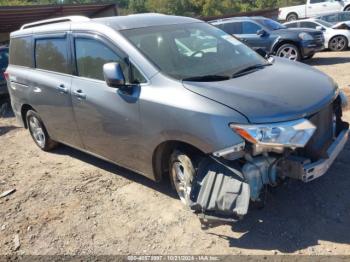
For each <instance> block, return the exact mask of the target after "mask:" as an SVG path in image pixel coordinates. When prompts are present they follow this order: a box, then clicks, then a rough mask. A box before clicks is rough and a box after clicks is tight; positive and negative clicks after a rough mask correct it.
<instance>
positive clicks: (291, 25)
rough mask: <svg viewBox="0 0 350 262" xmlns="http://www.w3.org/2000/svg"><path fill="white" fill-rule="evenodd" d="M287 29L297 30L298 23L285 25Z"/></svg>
mask: <svg viewBox="0 0 350 262" xmlns="http://www.w3.org/2000/svg"><path fill="white" fill-rule="evenodd" d="M285 26H286V27H287V28H297V27H298V23H297V22H296V23H290V24H287V25H285Z"/></svg>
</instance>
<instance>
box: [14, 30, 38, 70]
mask: <svg viewBox="0 0 350 262" xmlns="http://www.w3.org/2000/svg"><path fill="white" fill-rule="evenodd" d="M31 43H32V41H31V37H30V36H26V37H17V38H12V39H11V42H10V64H11V65H19V66H27V67H32V66H33V59H32V53H33V51H32V44H31Z"/></svg>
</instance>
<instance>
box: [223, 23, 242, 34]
mask: <svg viewBox="0 0 350 262" xmlns="http://www.w3.org/2000/svg"><path fill="white" fill-rule="evenodd" d="M222 29H223V30H224V31H225V32H226V33H228V34H230V35H239V34H242V23H241V22H235V23H225V24H223V25H222Z"/></svg>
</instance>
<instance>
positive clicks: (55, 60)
mask: <svg viewBox="0 0 350 262" xmlns="http://www.w3.org/2000/svg"><path fill="white" fill-rule="evenodd" d="M35 65H36V68H40V69H45V70H50V71H54V72H60V73H69V70H68V51H67V41H66V39H65V38H46V39H37V40H35Z"/></svg>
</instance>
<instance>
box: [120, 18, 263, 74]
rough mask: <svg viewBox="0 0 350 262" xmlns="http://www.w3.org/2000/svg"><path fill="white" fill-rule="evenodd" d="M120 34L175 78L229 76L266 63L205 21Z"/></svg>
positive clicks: (164, 71)
mask: <svg viewBox="0 0 350 262" xmlns="http://www.w3.org/2000/svg"><path fill="white" fill-rule="evenodd" d="M121 33H122V34H123V35H124V36H125V37H126V38H127V39H128V40H129V41H130V42H131V43H132V44H134V46H135V47H137V48H138V49H139V50H140V52H141V53H142V54H143V55H144V56H145V57H146V58H147V59H148V60H150V61H151V62H152V63H153V64H154V65H155V66H156V67H158V68H159V69H160V70H161V71H162V72H163V73H165V74H167V75H169V76H171V77H173V78H176V79H179V80H184V79H189V78H193V77H201V76H207V75H220V76H225V77H231V76H232V74H234V73H235V72H236V71H238V70H240V69H242V68H245V67H247V66H252V65H256V64H266V63H268V62H267V61H266V60H265V59H264V58H262V57H261V56H259V55H258V54H257V53H256V52H254V51H253V50H252V49H250V48H249V47H247V46H246V45H244V44H242V43H241V42H240V41H238V40H237V39H235V38H234V37H232V36H231V35H229V34H227V33H225V32H224V31H222V30H220V29H218V28H216V27H214V26H211V25H209V24H206V23H201V22H199V23H192V24H178V25H168V26H154V27H147V28H136V29H129V30H123V31H121Z"/></svg>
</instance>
